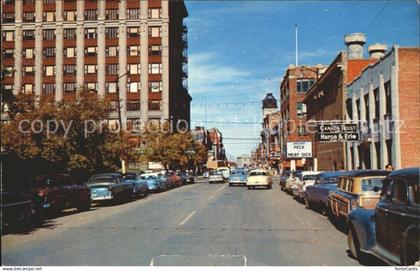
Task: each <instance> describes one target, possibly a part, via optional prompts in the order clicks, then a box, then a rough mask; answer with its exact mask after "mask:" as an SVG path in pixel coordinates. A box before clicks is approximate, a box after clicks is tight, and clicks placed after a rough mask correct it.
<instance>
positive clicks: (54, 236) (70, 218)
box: [2, 181, 358, 266]
mask: <svg viewBox="0 0 420 271" xmlns="http://www.w3.org/2000/svg"><path fill="white" fill-rule="evenodd" d="M275 182H276V183H277V181H275ZM66 214H68V215H63V216H60V217H58V218H54V219H50V220H47V221H46V222H45V224H44V226H43V227H41V228H38V229H35V230H33V231H32V232H30V233H28V234H20V235H19V234H7V235H4V236H2V256H3V258H2V263H3V264H4V265H123V266H126V265H133V266H135V265H156V266H157V265H252V266H255V265H256V266H258V265H263V266H264V265H358V262H357V261H356V260H353V259H352V258H350V257H349V256H348V254H347V252H346V251H347V241H346V236H345V235H344V234H343V233H342V232H340V231H338V230H336V229H335V228H334V226H333V225H332V224H331V223H330V222H329V221H328V219H326V218H325V217H323V216H322V215H320V214H317V213H315V212H313V211H310V210H306V209H305V207H304V206H303V205H302V204H299V203H298V202H296V201H294V200H293V199H292V198H291V197H290V196H288V195H286V194H285V193H283V192H281V191H280V189H279V187H278V185H277V184H276V185H274V187H273V189H272V190H265V189H261V190H247V189H246V188H243V187H229V186H228V185H227V184H207V183H197V184H194V185H190V186H184V187H181V188H178V189H175V190H172V191H169V192H165V193H161V194H156V195H152V196H149V197H147V198H144V199H140V200H137V201H133V202H130V203H126V204H123V205H119V206H101V207H98V208H97V207H93V208H92V210H91V211H89V212H85V213H77V212H71V211H70V212H68V213H66Z"/></svg>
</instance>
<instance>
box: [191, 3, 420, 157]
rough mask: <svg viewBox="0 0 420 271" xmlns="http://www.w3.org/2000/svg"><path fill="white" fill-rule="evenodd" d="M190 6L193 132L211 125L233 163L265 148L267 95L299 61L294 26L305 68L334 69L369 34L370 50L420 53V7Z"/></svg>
mask: <svg viewBox="0 0 420 271" xmlns="http://www.w3.org/2000/svg"><path fill="white" fill-rule="evenodd" d="M186 6H187V9H188V12H189V17H188V19H187V24H188V28H189V33H188V39H189V40H188V42H189V48H188V50H189V67H188V70H189V92H190V94H191V96H192V98H193V102H192V105H191V106H192V107H191V119H192V126H195V125H205V124H206V123H203V122H202V121H205V120H207V125H206V127H207V128H212V127H217V128H219V130H220V131H221V132H222V133H223V137H224V138H225V139H224V144H225V147H226V151H227V153H228V154H230V155H233V156H238V155H241V154H249V153H250V152H251V150H252V149H253V148H255V146H256V145H257V144H258V139H257V138H258V137H259V132H260V129H261V124H260V123H261V120H262V111H261V103H260V101H261V99H263V98H264V97H265V94H266V93H267V92H272V93H273V94H274V95H275V96H276V98H278V96H279V90H278V89H279V85H280V80H281V78H282V76H283V74H284V72H285V70H286V68H287V66H288V65H289V64H293V63H294V62H295V42H294V39H295V35H294V25H295V24H297V25H298V27H299V65H301V64H302V65H303V64H308V65H313V64H318V63H321V64H329V63H330V62H331V61H332V60H333V59H334V57H335V56H336V55H337V54H338V53H339V51H340V50H343V49H345V45H344V35H345V34H346V33H351V32H365V33H366V36H367V44H366V46H365V48H367V46H368V45H369V44H372V43H376V42H379V43H385V44H387V45H388V48H389V47H390V46H392V45H393V44H398V45H400V46H410V47H419V4H418V3H417V1H415V0H410V1H404V0H398V1H186ZM381 10H383V11H382V12H380V11H381ZM378 14H379V16H378V17H376V16H377V15H378ZM375 17H376V19H375V20H374V18H375ZM241 102H244V104H241ZM224 122H228V123H224ZM238 122H240V123H238ZM233 138H246V140H234V139H233ZM249 139H253V140H249Z"/></svg>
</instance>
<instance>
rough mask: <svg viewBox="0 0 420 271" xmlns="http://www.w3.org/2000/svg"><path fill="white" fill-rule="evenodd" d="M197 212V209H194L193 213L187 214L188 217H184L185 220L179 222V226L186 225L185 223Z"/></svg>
mask: <svg viewBox="0 0 420 271" xmlns="http://www.w3.org/2000/svg"><path fill="white" fill-rule="evenodd" d="M195 212H196V211H192V212H191V213H189V214H188V215H187V217H186V218H184V220H182V221H181V223H179V224H178V226H181V225H184V224H185V222H187V221H188V220H189V219H190V218H191V217H192V216H193V215H194V214H195Z"/></svg>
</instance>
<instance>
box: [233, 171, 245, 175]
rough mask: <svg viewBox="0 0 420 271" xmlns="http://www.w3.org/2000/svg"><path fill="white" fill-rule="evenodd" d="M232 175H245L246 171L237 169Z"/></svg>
mask: <svg viewBox="0 0 420 271" xmlns="http://www.w3.org/2000/svg"><path fill="white" fill-rule="evenodd" d="M232 175H245V171H243V170H235V171H233V172H232Z"/></svg>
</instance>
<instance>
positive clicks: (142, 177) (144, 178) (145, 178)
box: [140, 175, 158, 180]
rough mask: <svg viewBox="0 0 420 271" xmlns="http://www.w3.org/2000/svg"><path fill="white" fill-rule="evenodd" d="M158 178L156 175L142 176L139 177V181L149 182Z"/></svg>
mask: <svg viewBox="0 0 420 271" xmlns="http://www.w3.org/2000/svg"><path fill="white" fill-rule="evenodd" d="M157 178H158V177H157V176H156V175H142V176H140V179H142V180H150V179H157Z"/></svg>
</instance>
